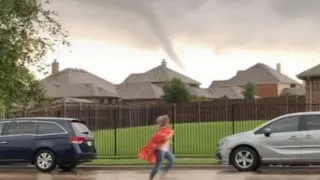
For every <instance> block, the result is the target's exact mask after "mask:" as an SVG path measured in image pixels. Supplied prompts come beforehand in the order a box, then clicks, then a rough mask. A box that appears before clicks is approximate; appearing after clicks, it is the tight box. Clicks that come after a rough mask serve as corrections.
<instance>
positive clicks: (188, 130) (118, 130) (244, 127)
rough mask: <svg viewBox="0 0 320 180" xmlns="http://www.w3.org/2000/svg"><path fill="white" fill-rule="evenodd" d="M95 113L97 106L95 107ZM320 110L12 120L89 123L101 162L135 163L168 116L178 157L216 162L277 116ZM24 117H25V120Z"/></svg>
mask: <svg viewBox="0 0 320 180" xmlns="http://www.w3.org/2000/svg"><path fill="white" fill-rule="evenodd" d="M90 107H91V106H90ZM319 109H320V105H318V104H313V105H310V104H293V105H290V104H285V105H283V104H260V105H259V104H231V105H216V106H178V105H174V106H163V107H156V108H154V107H150V106H105V107H99V108H97V106H94V108H93V107H91V108H89V106H88V107H85V106H83V107H82V108H81V109H79V108H74V109H72V108H71V106H70V107H68V108H65V107H62V108H61V107H54V108H51V110H46V111H37V112H15V113H11V114H10V116H11V117H21V116H60V117H72V118H79V119H82V120H84V121H85V122H86V123H87V125H88V126H89V128H90V129H91V130H92V132H93V134H94V136H95V145H96V148H97V151H98V154H99V157H118V158H119V157H125V158H129V157H130V158H135V157H136V155H137V152H138V150H139V149H140V148H141V147H142V146H143V145H144V144H145V142H146V141H147V140H148V138H149V137H150V136H151V135H152V134H153V133H154V132H156V126H155V119H156V117H157V116H159V115H164V114H167V115H169V116H170V118H171V125H170V126H171V128H172V129H174V131H175V135H174V137H173V139H172V145H171V148H172V151H173V152H174V153H175V154H176V156H178V157H179V156H180V157H212V156H213V155H214V152H215V150H216V149H215V148H216V144H217V143H218V141H219V140H220V139H221V138H223V137H225V136H228V135H232V134H235V133H240V132H244V131H248V130H251V129H254V128H256V127H257V126H259V125H261V124H262V123H264V122H266V121H267V120H270V119H272V118H275V117H277V116H280V115H283V114H287V113H294V112H304V111H309V110H313V111H314V110H319ZM19 113H20V114H19Z"/></svg>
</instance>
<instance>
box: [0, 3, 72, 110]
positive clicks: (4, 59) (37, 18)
mask: <svg viewBox="0 0 320 180" xmlns="http://www.w3.org/2000/svg"><path fill="white" fill-rule="evenodd" d="M47 3H49V2H48V1H43V0H0V9H1V11H0V102H1V103H2V104H4V105H5V106H10V105H13V104H15V105H21V106H25V105H26V104H27V103H28V102H30V101H41V100H42V99H44V97H45V96H44V93H45V92H44V90H43V88H42V86H41V84H40V82H39V81H38V80H36V78H35V76H34V74H33V73H32V72H31V71H30V70H29V68H30V67H36V68H37V69H38V71H40V72H43V73H45V58H48V54H49V53H52V54H54V53H55V52H56V50H57V49H58V47H60V46H62V45H68V42H67V41H66V38H67V33H66V31H64V29H62V26H61V25H60V24H59V23H58V22H57V21H56V20H55V18H56V16H57V14H56V13H55V12H53V11H50V10H46V9H45V8H44V6H45V5H46V4H47Z"/></svg>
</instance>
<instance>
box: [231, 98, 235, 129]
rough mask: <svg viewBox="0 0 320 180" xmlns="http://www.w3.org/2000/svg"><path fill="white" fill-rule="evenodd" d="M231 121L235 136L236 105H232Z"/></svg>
mask: <svg viewBox="0 0 320 180" xmlns="http://www.w3.org/2000/svg"><path fill="white" fill-rule="evenodd" d="M231 121H232V134H234V133H235V130H234V129H235V128H234V126H235V123H234V121H235V104H232V105H231Z"/></svg>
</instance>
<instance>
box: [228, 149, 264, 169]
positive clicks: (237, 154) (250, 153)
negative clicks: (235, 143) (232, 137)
mask: <svg viewBox="0 0 320 180" xmlns="http://www.w3.org/2000/svg"><path fill="white" fill-rule="evenodd" d="M232 162H233V166H234V167H235V168H236V169H237V170H238V171H255V170H257V169H258V168H259V156H258V154H257V153H256V152H255V151H254V150H253V149H252V148H249V147H239V148H237V149H236V150H235V151H234V153H233V155H232Z"/></svg>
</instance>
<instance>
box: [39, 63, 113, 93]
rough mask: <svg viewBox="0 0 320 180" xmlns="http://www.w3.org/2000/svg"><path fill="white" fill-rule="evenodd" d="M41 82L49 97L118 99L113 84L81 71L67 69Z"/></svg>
mask: <svg viewBox="0 0 320 180" xmlns="http://www.w3.org/2000/svg"><path fill="white" fill-rule="evenodd" d="M41 82H42V84H43V86H44V88H45V90H46V91H47V95H48V96H49V97H119V96H118V95H117V89H116V87H115V85H114V84H112V83H110V82H108V81H106V80H104V79H102V78H100V77H98V76H96V75H94V74H91V73H89V72H87V71H85V70H83V69H72V68H67V69H64V70H62V71H60V72H59V73H57V74H54V75H51V76H49V77H46V78H45V79H43V80H42V81H41Z"/></svg>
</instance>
